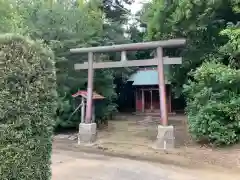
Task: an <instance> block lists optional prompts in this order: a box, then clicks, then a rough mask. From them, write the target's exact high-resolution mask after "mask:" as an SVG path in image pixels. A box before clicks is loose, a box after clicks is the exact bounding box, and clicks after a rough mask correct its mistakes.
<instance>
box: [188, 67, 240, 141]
mask: <svg viewBox="0 0 240 180" xmlns="http://www.w3.org/2000/svg"><path fill="white" fill-rule="evenodd" d="M193 78H194V79H193V80H192V81H189V84H188V85H185V86H184V92H185V95H186V97H187V113H188V122H189V129H190V132H191V133H192V135H193V137H194V138H195V139H196V140H198V141H205V142H206V141H207V142H210V143H213V144H216V145H229V144H233V143H236V142H237V141H239V140H240V139H239V138H240V117H239V111H240V103H239V102H240V86H239V84H240V71H239V70H235V69H231V68H230V67H227V66H225V65H222V64H216V63H204V64H203V65H202V66H201V67H199V68H198V69H197V70H196V71H195V73H194V76H193Z"/></svg>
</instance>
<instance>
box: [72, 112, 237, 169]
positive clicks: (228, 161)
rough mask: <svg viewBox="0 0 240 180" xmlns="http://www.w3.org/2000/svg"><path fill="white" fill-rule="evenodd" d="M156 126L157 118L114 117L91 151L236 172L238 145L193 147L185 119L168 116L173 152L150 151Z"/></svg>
mask: <svg viewBox="0 0 240 180" xmlns="http://www.w3.org/2000/svg"><path fill="white" fill-rule="evenodd" d="M158 123H159V122H158V118H154V117H150V116H149V117H144V116H128V115H126V116H121V117H118V120H113V121H110V122H109V124H108V126H107V127H105V128H102V129H101V130H99V131H98V141H97V142H96V144H95V145H94V147H91V148H96V149H100V150H103V151H106V152H112V153H118V154H131V155H135V156H139V157H140V156H146V157H150V158H152V159H154V158H156V159H161V158H162V159H163V158H164V159H168V160H172V161H174V162H178V164H181V165H183V164H184V165H186V166H188V167H192V166H195V165H198V167H200V166H202V167H205V166H206V165H210V166H211V168H215V167H216V168H217V167H220V168H226V169H228V170H229V169H231V170H239V169H240V146H239V145H237V146H234V147H230V148H223V149H213V148H210V147H204V146H200V145H197V144H195V143H194V142H193V141H192V140H191V138H190V135H189V134H188V132H187V127H186V117H185V116H176V115H174V116H171V117H169V124H171V125H173V126H174V128H175V140H176V149H174V150H167V151H159V150H154V149H153V148H152V147H153V145H154V141H155V140H156V136H157V124H158ZM70 139H71V138H70ZM73 139H74V138H73Z"/></svg>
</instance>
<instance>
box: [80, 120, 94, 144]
mask: <svg viewBox="0 0 240 180" xmlns="http://www.w3.org/2000/svg"><path fill="white" fill-rule="evenodd" d="M96 139H97V125H96V123H90V124H85V123H80V124H79V133H78V144H79V145H90V144H93V143H94V142H95V141H96Z"/></svg>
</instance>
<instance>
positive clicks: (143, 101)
mask: <svg viewBox="0 0 240 180" xmlns="http://www.w3.org/2000/svg"><path fill="white" fill-rule="evenodd" d="M141 90H142V112H143V113H144V111H145V107H144V106H145V100H144V91H143V89H141Z"/></svg>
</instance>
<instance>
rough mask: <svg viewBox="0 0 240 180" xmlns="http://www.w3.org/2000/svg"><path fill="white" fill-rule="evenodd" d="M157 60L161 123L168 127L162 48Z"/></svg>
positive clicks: (159, 50)
mask: <svg viewBox="0 0 240 180" xmlns="http://www.w3.org/2000/svg"><path fill="white" fill-rule="evenodd" d="M157 59H158V80H159V98H160V109H161V121H162V125H163V126H167V125H168V112H167V101H166V87H165V78H164V68H163V49H162V47H158V48H157Z"/></svg>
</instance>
